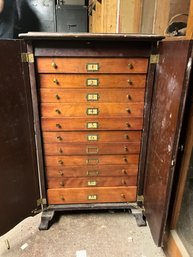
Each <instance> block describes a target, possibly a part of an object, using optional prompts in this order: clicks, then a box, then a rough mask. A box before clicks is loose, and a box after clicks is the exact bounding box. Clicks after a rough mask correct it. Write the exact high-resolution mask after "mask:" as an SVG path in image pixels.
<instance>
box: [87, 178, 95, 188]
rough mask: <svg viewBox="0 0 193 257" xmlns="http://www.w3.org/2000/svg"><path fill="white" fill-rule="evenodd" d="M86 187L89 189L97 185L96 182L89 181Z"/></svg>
mask: <svg viewBox="0 0 193 257" xmlns="http://www.w3.org/2000/svg"><path fill="white" fill-rule="evenodd" d="M87 185H88V186H90V187H94V186H96V185H97V182H96V180H90V181H88V183H87Z"/></svg>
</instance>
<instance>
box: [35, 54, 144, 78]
mask: <svg viewBox="0 0 193 257" xmlns="http://www.w3.org/2000/svg"><path fill="white" fill-rule="evenodd" d="M36 62H37V71H38V72H39V73H131V74H132V73H147V67H148V59H147V58H46V57H38V58H36Z"/></svg>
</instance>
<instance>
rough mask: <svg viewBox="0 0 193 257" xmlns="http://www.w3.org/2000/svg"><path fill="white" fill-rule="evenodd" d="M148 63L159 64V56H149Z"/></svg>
mask: <svg viewBox="0 0 193 257" xmlns="http://www.w3.org/2000/svg"><path fill="white" fill-rule="evenodd" d="M150 63H151V64H153V63H154V64H157V63H159V54H151V55H150Z"/></svg>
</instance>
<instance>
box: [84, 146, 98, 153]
mask: <svg viewBox="0 0 193 257" xmlns="http://www.w3.org/2000/svg"><path fill="white" fill-rule="evenodd" d="M98 152H99V149H98V147H96V146H88V147H87V148H86V153H87V154H97V153H98Z"/></svg>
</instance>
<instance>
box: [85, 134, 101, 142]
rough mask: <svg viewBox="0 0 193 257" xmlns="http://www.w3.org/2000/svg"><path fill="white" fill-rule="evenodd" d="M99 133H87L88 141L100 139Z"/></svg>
mask: <svg viewBox="0 0 193 257" xmlns="http://www.w3.org/2000/svg"><path fill="white" fill-rule="evenodd" d="M98 138H99V137H98V135H94V134H93V135H87V141H98Z"/></svg>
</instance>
